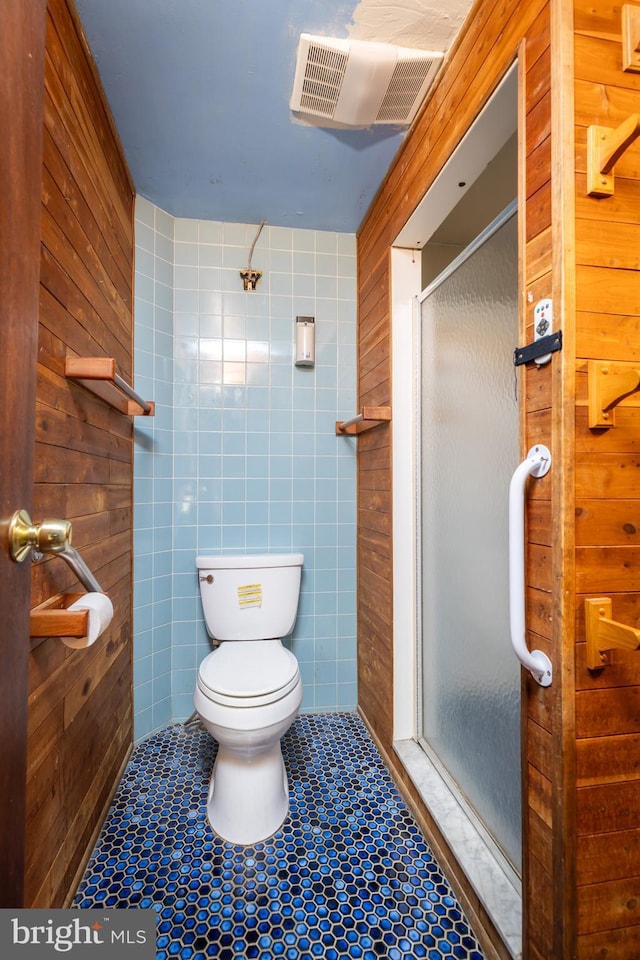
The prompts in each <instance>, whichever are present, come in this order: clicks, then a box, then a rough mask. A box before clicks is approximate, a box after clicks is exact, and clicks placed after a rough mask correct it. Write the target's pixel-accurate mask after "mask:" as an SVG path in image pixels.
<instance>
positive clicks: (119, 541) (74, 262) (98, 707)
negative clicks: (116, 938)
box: [26, 0, 133, 907]
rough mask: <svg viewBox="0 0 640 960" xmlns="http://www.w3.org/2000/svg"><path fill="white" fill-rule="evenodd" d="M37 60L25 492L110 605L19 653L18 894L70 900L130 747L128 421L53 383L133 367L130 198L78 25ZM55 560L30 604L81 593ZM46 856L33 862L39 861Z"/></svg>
mask: <svg viewBox="0 0 640 960" xmlns="http://www.w3.org/2000/svg"><path fill="white" fill-rule="evenodd" d="M46 37H47V39H46V58H45V109H44V123H45V133H44V143H45V146H44V158H43V176H42V252H41V272H40V277H41V293H40V309H41V320H40V333H39V343H38V347H39V363H38V382H37V403H36V409H35V422H36V462H35V471H34V476H35V491H34V498H35V502H36V504H37V505H38V507H39V508H41V509H42V510H43V515H44V511H46V514H47V515H55V514H57V515H60V516H63V517H68V518H69V519H71V520H72V522H73V533H74V546H76V547H77V548H78V549H79V550H80V552H81V554H82V556H83V559H84V560H85V561H86V563H87V565H88V566H89V568H90V569H91V570H92V571H93V572H94V573H95V575H96V577H97V578H98V580H99V582H100V583H101V586H102V587H103V589H104V590H105V592H106V593H108V594H109V596H110V597H111V599H112V601H113V604H114V617H113V620H112V622H111V624H110V626H109V628H108V630H107V631H106V632H105V633H104V635H103V636H102V637H100V638H99V639H98V640H97V641H96V643H95V645H94V646H92V647H90V648H87V649H85V650H70V649H68V648H66V647H65V646H64V645H63V644H62V643H61V641H59V640H56V639H53V638H50V639H44V640H41V641H34V642H33V643H32V649H31V657H30V661H31V668H30V696H29V750H28V782H27V823H28V838H29V848H28V851H27V868H26V887H27V897H28V901H29V905H30V906H48V907H55V906H62V905H65V904H66V903H67V902H68V899H69V897H70V896H71V894H72V892H73V889H72V885H73V883H74V882H75V880H76V877H77V875H78V871H79V870H80V869H81V867H82V864H83V862H84V859H85V857H86V856H87V854H88V852H89V845H90V843H91V842H92V841H93V839H94V838H95V834H96V831H97V829H98V828H99V826H100V823H101V818H102V816H103V812H104V809H105V805H106V804H107V803H108V801H109V798H110V797H111V795H112V793H113V790H114V789H115V785H116V783H117V778H118V776H119V773H120V771H121V769H122V767H123V763H124V761H125V759H126V756H127V754H128V751H129V749H130V746H131V741H132V695H131V673H132V657H131V590H132V586H131V569H132V545H131V514H132V509H131V508H132V432H133V431H132V424H131V420H130V419H129V418H127V417H124V416H122V415H121V414H118V413H117V412H115V411H113V410H112V409H111V408H109V407H108V406H106V405H105V404H104V403H103V402H102V401H101V400H99V399H98V398H96V397H94V396H92V395H91V394H89V393H88V392H87V391H84V390H83V389H82V388H81V387H79V386H78V385H76V384H73V383H71V382H70V381H68V380H67V379H66V377H65V376H64V359H65V357H66V355H67V354H68V353H74V354H76V355H84V356H105V355H107V356H114V357H115V358H116V362H117V365H118V368H119V370H120V371H121V372H122V374H123V375H125V376H130V375H131V371H132V365H133V357H132V354H133V320H132V263H133V232H132V205H133V188H132V186H131V182H130V179H129V175H128V172H127V169H126V165H125V163H124V160H123V158H122V152H121V149H120V145H119V143H118V141H117V137H116V136H115V134H114V130H113V127H112V124H111V121H110V119H109V116H108V111H107V109H106V107H105V101H104V96H103V93H102V90H101V88H100V85H99V82H98V81H97V74H96V73H95V69H94V68H93V66H92V64H91V61H90V57H89V54H88V48H87V46H86V42H85V41H84V38H83V36H82V33H81V31H80V29H79V24H78V21H77V16H76V13H75V10H74V8H73V6H72V5H71V4H68V3H67V0H49V3H48V17H47V35H46ZM79 589H80V590H81V588H79V585H78V584H77V582H76V578H75V574H74V573H73V571H72V570H70V568H69V567H68V566H67V565H66V564H65V563H64V561H62V560H61V559H60V558H57V557H48V558H45V559H44V560H43V561H42V562H41V563H38V564H35V565H34V567H33V571H32V604H36V603H38V602H41V601H42V600H44V599H47V598H48V597H50V596H52V595H54V594H55V593H58V592H78V590H79ZM43 854H44V855H43Z"/></svg>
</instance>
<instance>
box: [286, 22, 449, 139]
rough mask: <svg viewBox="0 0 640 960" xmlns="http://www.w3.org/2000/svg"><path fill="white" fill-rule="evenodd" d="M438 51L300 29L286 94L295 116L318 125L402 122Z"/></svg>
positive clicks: (416, 101)
mask: <svg viewBox="0 0 640 960" xmlns="http://www.w3.org/2000/svg"><path fill="white" fill-rule="evenodd" d="M443 56H444V54H442V53H434V52H433V51H427V50H411V49H408V48H406V47H396V46H394V45H393V44H390V43H371V42H369V41H365V40H338V39H334V38H332V37H316V36H312V35H311V34H308V33H303V34H302V35H301V37H300V43H299V45H298V59H297V62H296V73H295V78H294V82H293V93H292V95H291V101H290V106H291V109H292V110H293V111H294V112H295V113H296V114H298V115H299V117H300V119H302V120H305V121H307V122H308V123H312V124H314V125H316V126H323V127H369V126H371V125H372V124H379V123H388V124H396V125H398V124H400V125H404V124H408V123H411V121H412V120H413V118H414V116H415V114H416V111H417V109H418V107H419V106H420V104H421V102H422V100H423V98H424V95H425V93H426V92H427V90H428V88H429V86H430V85H431V82H432V81H433V78H434V77H435V75H436V73H437V71H438V68H439V66H440V64H441V62H442V58H443Z"/></svg>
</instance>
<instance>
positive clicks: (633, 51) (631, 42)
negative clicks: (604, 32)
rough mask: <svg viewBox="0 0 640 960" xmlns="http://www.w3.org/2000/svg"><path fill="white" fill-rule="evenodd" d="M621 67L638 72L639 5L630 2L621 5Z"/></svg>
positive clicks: (639, 49)
mask: <svg viewBox="0 0 640 960" xmlns="http://www.w3.org/2000/svg"><path fill="white" fill-rule="evenodd" d="M622 69H623V70H626V71H627V72H628V73H640V7H638V6H636V5H635V4H631V3H625V4H624V5H623V7H622Z"/></svg>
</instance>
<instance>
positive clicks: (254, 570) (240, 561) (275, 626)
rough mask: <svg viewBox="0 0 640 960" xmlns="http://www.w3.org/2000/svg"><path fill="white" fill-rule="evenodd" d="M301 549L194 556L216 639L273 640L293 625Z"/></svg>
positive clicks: (209, 624)
mask: <svg viewBox="0 0 640 960" xmlns="http://www.w3.org/2000/svg"><path fill="white" fill-rule="evenodd" d="M303 562H304V556H303V555H302V554H301V553H268V554H254V555H251V556H210V557H209V556H199V557H196V566H197V568H198V580H199V583H200V596H201V598H202V609H203V612H204V619H205V623H206V626H207V631H208V633H209V636H210V637H213V639H214V640H220V641H222V640H273V639H275V638H280V637H286V636H287V635H288V634H290V633H291V631H292V630H293V627H294V624H295V621H296V613H297V610H298V598H299V596H300V576H301V572H302V564H303Z"/></svg>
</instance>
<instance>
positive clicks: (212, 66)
mask: <svg viewBox="0 0 640 960" xmlns="http://www.w3.org/2000/svg"><path fill="white" fill-rule="evenodd" d="M365 2H373V3H374V4H375V3H376V2H377V3H379V2H380V0H365ZM460 2H461V0H444V2H440V3H439V4H438V17H440V18H442V17H444V16H446V13H445V10H446V9H447V8H448V7H450V6H454V7H459V6H460ZM76 6H77V9H78V13H79V15H80V20H81V22H82V25H83V28H84V30H85V33H86V36H87V40H88V42H89V45H90V47H91V50H92V52H93V56H94V59H95V61H96V64H97V66H98V70H99V73H100V76H101V79H102V83H103V86H104V89H105V92H106V95H107V99H108V100H109V104H110V107H111V111H112V113H113V116H114V120H115V124H116V127H117V129H118V132H119V135H120V139H121V141H122V145H123V148H124V151H125V154H126V157H127V162H128V164H129V169H130V171H131V175H132V177H133V181H134V184H135V187H136V190H137V192H138V193H140V194H142V195H143V196H145V197H147V198H148V199H149V200H151V201H153V202H154V203H155V204H157V205H158V206H160V207H162V208H163V209H164V210H166V211H167V212H168V213H170V214H172V215H173V216H177V217H193V218H202V219H212V220H224V221H229V222H241V223H258V222H260V221H261V220H266V222H267V223H269V224H271V225H278V226H290V227H303V228H309V229H316V230H335V231H338V232H348V233H353V232H355V231H356V230H357V229H358V227H359V225H360V223H361V221H362V219H363V217H364V215H365V213H366V211H367V209H368V207H369V205H370V203H371V201H372V200H373V198H374V196H375V193H376V191H377V189H378V187H379V186H380V184H381V182H382V180H383V179H384V175H385V173H386V171H387V170H388V168H389V166H390V164H391V161H392V159H393V157H394V155H395V153H396V152H397V150H398V147H399V146H400V143H401V141H402V138H403V136H404V135H405V132H406V131H405V130H404V129H403V128H402V129H398V128H390V127H384V126H378V127H373V128H371V129H368V130H330V129H321V128H318V127H311V126H306V125H303V124H302V123H300V122H298V121H296V120H295V119H294V118H293V115H292V113H291V111H290V109H289V98H290V95H291V89H292V84H293V75H294V71H295V61H296V52H297V46H298V40H299V37H300V34H301V33H302V32H306V33H312V34H320V35H323V36H328V37H347V36H350V30H351V28H352V26H353V15H354V0H277V2H276V0H76ZM361 6H364V4H361ZM380 6H381V7H383V8H384V12H385V17H386V18H387V19H388V21H389V22H391V23H394V24H395V23H401V22H402V19H403V18H405V19H406V18H407V11H409V12H410V17H411V18H413V20H415V19H416V18H418V19H419V18H420V17H421V16H422V15H423V14H422V10H423V8H425V9H426V7H430V8H433V6H434V5H433V4H430V3H428V2H427V3H425V0H385V3H384V4H380ZM467 6H468V4H467ZM432 13H433V9H430V11H429V14H430V15H432ZM424 15H425V16H426V13H425V14H424ZM453 26H454V27H455V28H456V29H457V27H458V26H459V23H455V24H453ZM451 29H453V27H451V28H450V31H449V32H451ZM361 38H362V37H361ZM365 39H379V40H382V41H387V42H389V37H388V36H379V37H371V36H369V37H366V38H365ZM450 39H452V38H450ZM450 39H449V43H450ZM393 42H398V41H393ZM401 45H405V46H411V45H414V46H418V45H419V44H417V43H415V44H411V43H407V42H405V43H404V44H401ZM422 46H425V44H422ZM432 48H433V49H444V46H443V45H442V44H440V46H436V45H434V46H433V47H432Z"/></svg>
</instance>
